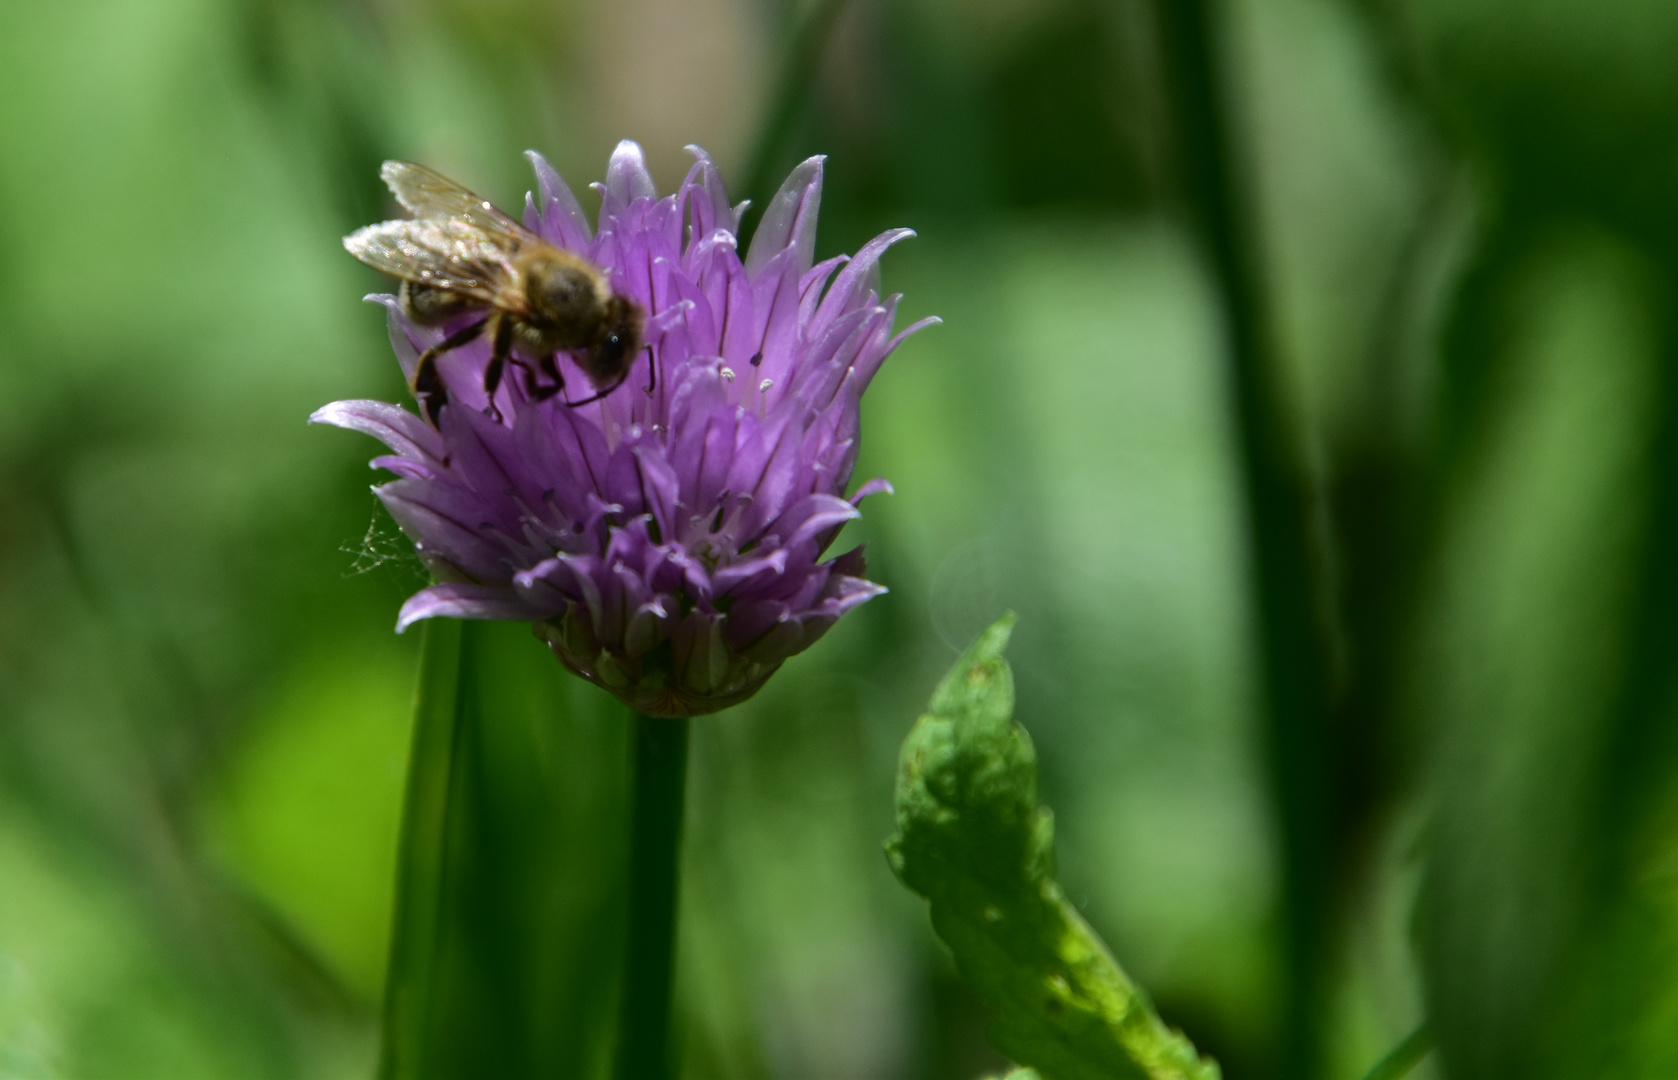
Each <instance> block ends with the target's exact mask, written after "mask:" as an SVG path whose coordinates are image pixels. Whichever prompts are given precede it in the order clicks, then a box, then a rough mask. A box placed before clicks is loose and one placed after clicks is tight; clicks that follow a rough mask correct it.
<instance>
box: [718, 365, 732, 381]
mask: <svg viewBox="0 0 1678 1080" xmlns="http://www.w3.org/2000/svg"><path fill="white" fill-rule="evenodd" d="M717 374H718V375H721V376H722V377H723V378H724V379H725V380H726V381H728V382H733V381H734V369H733V368H731V367H728V366H727V365H724V366H722V367H719V368H718V369H717Z"/></svg>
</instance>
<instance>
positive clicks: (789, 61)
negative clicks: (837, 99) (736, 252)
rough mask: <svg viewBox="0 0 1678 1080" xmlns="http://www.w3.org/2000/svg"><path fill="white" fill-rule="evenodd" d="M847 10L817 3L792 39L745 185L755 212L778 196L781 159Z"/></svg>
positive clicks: (841, 3) (835, 3) (834, 1)
mask: <svg viewBox="0 0 1678 1080" xmlns="http://www.w3.org/2000/svg"><path fill="white" fill-rule="evenodd" d="M844 9H845V0H817V2H816V4H815V6H814V7H813V8H812V9H811V10H810V13H809V14H808V15H806V16H805V17H804V20H803V22H802V23H800V24H799V26H798V28H797V29H796V30H795V31H793V33H791V34H790V35H788V37H787V40H786V45H785V47H784V48H783V49H782V52H781V67H780V71H779V72H778V73H777V75H776V78H775V90H774V93H773V94H771V95H770V97H769V102H770V106H769V115H768V116H767V117H765V118H764V121H763V126H762V127H761V128H760V129H759V131H758V136H757V141H756V142H755V143H754V144H753V146H752V156H751V158H750V159H749V160H748V164H747V166H746V172H745V186H744V187H743V188H741V191H742V192H744V193H745V195H746V197H747V198H749V199H751V200H752V205H753V207H754V208H755V209H754V211H753V212H754V213H759V214H760V213H762V212H763V208H764V207H765V206H767V205H769V196H770V195H772V194H774V191H775V180H774V171H775V164H776V158H777V156H778V155H779V154H781V153H782V152H783V151H784V150H785V149H786V143H787V141H788V139H789V138H790V137H791V135H792V132H793V129H794V128H795V127H796V126H797V125H798V121H799V119H800V118H802V117H803V115H804V110H805V109H806V108H808V107H809V104H810V97H811V93H812V91H813V88H814V83H815V75H816V70H817V68H818V67H819V66H820V63H821V57H822V52H823V51H824V50H825V49H826V47H827V40H828V37H829V36H830V35H831V34H832V32H833V27H834V25H835V24H836V23H837V22H838V21H839V13H840V12H841V11H843V10H844Z"/></svg>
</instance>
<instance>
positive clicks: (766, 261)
mask: <svg viewBox="0 0 1678 1080" xmlns="http://www.w3.org/2000/svg"><path fill="white" fill-rule="evenodd" d="M689 149H690V150H691V151H692V153H693V155H694V157H695V158H696V159H697V161H696V162H695V164H694V166H693V168H692V170H690V171H689V173H688V175H687V178H686V179H685V180H684V181H683V182H682V185H681V188H680V190H678V191H677V192H676V194H675V195H672V196H668V197H666V198H663V199H659V198H657V197H656V193H655V191H654V189H653V183H652V177H651V176H650V175H649V174H648V172H647V168H646V164H645V162H644V160H643V158H642V156H641V150H640V147H638V146H636V145H635V144H634V143H632V142H628V141H625V142H622V143H619V144H618V148H617V150H616V151H615V152H614V153H613V154H612V160H611V164H610V165H609V166H608V168H607V171H606V183H605V184H603V185H596V187H597V188H598V190H599V191H600V193H601V208H600V228H599V231H598V234H595V233H593V232H592V231H591V230H590V228H589V223H588V220H587V218H585V217H584V216H583V213H582V210H581V208H580V207H579V206H578V204H577V200H576V198H575V196H574V195H573V194H572V193H571V190H570V189H569V188H568V187H566V185H565V182H564V181H563V180H561V179H560V177H559V174H558V173H556V172H555V171H554V170H553V168H552V167H551V166H550V165H549V164H548V163H547V162H546V161H545V160H543V159H542V157H541V156H540V155H538V154H535V153H534V152H533V153H531V154H530V158H531V161H532V163H533V164H534V165H535V168H536V177H537V182H538V194H537V195H536V196H534V197H530V198H527V201H526V206H525V226H526V227H527V228H529V229H531V230H532V231H534V232H536V233H537V234H539V235H540V236H542V237H543V238H544V239H546V240H548V241H549V242H551V243H553V244H555V245H557V246H559V247H561V248H563V249H565V250H568V251H573V252H576V253H578V254H580V255H584V256H586V257H587V258H589V259H590V260H592V261H593V262H594V263H595V264H596V265H598V266H600V267H601V268H602V269H604V270H605V271H606V272H607V275H608V276H609V277H610V279H611V281H612V285H613V287H614V289H616V290H617V291H618V292H620V293H621V294H623V295H625V296H628V297H631V298H632V299H634V300H635V301H637V302H638V303H640V304H641V306H642V307H643V309H644V310H645V311H646V313H647V328H646V340H647V341H648V343H649V344H650V345H651V351H650V355H649V354H648V353H643V354H642V355H641V356H640V357H639V358H637V360H636V361H635V364H634V366H633V367H632V369H631V371H630V377H629V379H628V380H627V381H626V382H625V383H624V385H623V386H621V387H619V388H618V389H617V390H616V391H614V392H612V393H611V394H609V395H607V396H606V397H605V398H604V399H602V400H601V401H599V402H597V403H595V404H592V405H585V406H582V407H578V408H572V407H570V406H568V405H566V404H565V402H564V400H563V399H564V398H565V397H571V398H573V399H580V398H582V397H584V396H587V395H588V394H591V393H593V390H592V389H591V388H590V386H589V383H588V380H587V378H586V377H585V376H584V375H583V373H582V371H581V369H579V368H578V367H577V366H576V364H575V363H573V362H572V361H571V359H570V358H568V357H566V356H563V355H562V356H561V359H560V363H559V370H560V372H561V374H562V375H563V376H564V381H565V386H566V387H567V393H566V394H564V395H561V396H559V397H554V398H549V399H548V400H546V401H540V402H538V401H533V400H531V398H530V397H529V396H528V395H527V392H526V388H525V386H524V385H523V384H524V380H522V379H519V378H508V379H505V380H503V381H502V383H501V386H500V388H499V389H498V390H497V392H496V395H495V402H494V404H495V406H496V410H498V412H499V415H500V417H501V419H499V420H498V419H495V418H493V411H492V410H489V408H488V406H489V405H490V402H489V401H488V400H486V397H485V394H484V391H483V371H484V368H485V366H486V365H487V364H488V362H489V345H488V343H486V342H483V341H478V342H475V343H473V344H471V345H468V346H465V347H462V348H460V349H456V350H454V351H452V352H450V353H447V354H445V355H444V356H443V357H442V358H441V360H440V362H439V371H440V373H441V376H442V379H443V382H444V384H445V385H446V386H447V389H448V394H449V402H450V404H449V405H448V406H447V407H445V408H444V409H443V410H442V414H441V417H440V418H439V420H438V423H437V425H436V426H435V427H433V426H432V425H431V424H430V423H428V422H427V421H426V420H425V419H422V418H421V416H420V415H418V414H416V413H413V412H408V411H407V410H404V409H401V408H399V407H397V406H395V405H389V404H386V403H384V402H379V401H340V402H335V403H334V404H331V405H328V406H326V407H325V408H323V409H321V410H319V411H318V412H316V413H315V414H314V416H313V417H311V419H312V420H314V421H316V422H320V423H326V424H334V425H337V426H339V427H346V428H353V429H355V430H357V431H362V432H366V433H367V434H369V435H372V436H374V437H375V438H378V439H380V440H381V441H383V442H384V443H385V445H386V446H388V447H389V448H390V449H391V450H392V451H393V453H392V454H391V455H388V456H384V457H379V458H375V459H374V460H373V465H374V466H375V467H378V468H382V469H386V470H389V471H390V472H392V473H394V474H395V475H396V477H397V479H395V480H393V481H391V482H389V483H387V484H384V485H382V486H379V487H376V488H374V491H375V492H376V493H377V494H378V496H379V498H380V499H382V500H383V501H384V504H385V506H386V507H387V508H388V509H389V511H390V514H391V516H392V517H393V518H395V519H396V522H397V523H398V524H399V525H400V526H401V527H402V530H403V531H404V532H405V533H407V535H408V537H409V538H410V539H412V540H413V542H414V547H415V549H416V550H417V551H418V553H419V555H420V557H421V558H422V559H423V560H424V561H425V563H426V565H427V566H428V567H430V569H431V571H432V573H433V574H434V575H435V576H436V578H437V581H438V584H435V585H432V586H431V587H429V588H426V589H422V590H421V591H420V592H418V593H416V594H415V595H414V596H412V597H410V598H409V599H408V601H407V603H406V604H404V605H403V607H402V612H401V615H400V616H399V618H398V622H397V629H398V630H402V629H405V628H406V627H407V626H408V625H409V624H411V623H413V622H415V621H417V620H419V619H426V618H431V617H433V616H439V615H441V616H450V617H454V618H465V619H519V620H527V621H529V622H531V623H532V624H533V625H534V626H535V629H536V633H537V635H538V636H539V637H541V638H542V640H544V641H545V642H547V643H548V645H549V647H551V648H552V649H553V651H554V654H555V655H556V656H558V657H559V659H560V660H561V661H562V662H563V663H564V664H565V665H566V666H567V667H569V668H570V669H571V670H572V671H575V672H576V673H577V674H579V675H581V676H582V677H583V678H585V679H588V680H589V681H591V682H594V683H597V684H599V685H600V686H603V687H605V688H606V689H608V690H610V691H611V692H612V693H614V694H616V695H617V696H618V697H620V698H622V699H623V700H624V701H625V702H627V703H628V704H629V705H630V706H632V707H633V708H635V709H637V710H639V711H641V712H643V713H646V714H648V715H653V716H694V715H699V714H702V713H708V712H714V711H716V710H718V709H722V708H725V707H727V706H729V705H732V704H735V703H736V702H739V701H742V700H744V699H745V698H747V697H749V696H750V695H751V694H752V693H754V692H755V691H756V690H757V689H758V687H760V686H761V685H762V684H763V682H764V680H765V679H767V678H768V677H769V676H770V675H771V674H773V673H774V671H775V669H776V668H778V667H779V666H780V665H781V663H782V662H783V661H784V660H786V659H787V658H788V657H789V656H792V655H794V654H795V653H798V652H801V651H803V650H804V649H806V648H809V646H810V645H811V644H812V643H813V642H815V640H816V639H817V638H819V637H820V636H821V635H822V634H823V633H824V632H826V630H827V628H828V627H830V626H832V625H833V624H834V622H836V621H837V620H838V619H839V617H840V616H841V615H843V614H844V613H845V612H847V611H849V610H850V609H851V608H854V607H856V606H857V605H858V604H861V603H862V602H864V601H865V600H868V599H870V598H871V597H874V596H876V595H878V594H880V593H881V592H884V591H885V590H884V589H883V588H882V587H881V586H879V585H876V584H874V583H873V582H870V581H869V580H867V578H866V577H865V576H864V571H865V566H864V562H863V558H862V551H861V549H860V548H858V549H856V550H853V551H850V552H847V553H845V554H843V555H840V556H838V557H837V558H833V559H828V560H827V561H822V556H823V554H824V552H825V551H826V549H827V547H828V545H829V544H830V543H831V542H832V541H833V539H834V537H835V536H836V535H837V534H838V532H839V530H840V528H841V526H843V525H844V523H845V522H846V521H849V520H851V519H852V518H855V517H858V516H859V511H858V510H857V504H858V503H860V502H861V501H862V499H863V498H864V497H865V496H867V495H869V494H872V493H874V492H877V491H889V490H891V486H890V485H889V484H887V483H886V482H885V481H884V480H873V481H870V482H869V483H866V484H864V485H862V486H861V487H860V488H858V489H857V490H856V491H855V492H853V493H852V494H851V495H850V496H849V497H848V498H847V497H846V496H845V494H844V493H845V489H846V487H847V485H848V484H849V483H850V478H851V470H852V467H853V466H854V464H855V462H856V452H857V414H858V407H859V404H860V400H861V397H862V392H863V391H864V390H865V389H866V388H867V386H868V383H869V381H870V380H871V379H872V378H873V377H874V373H875V372H876V371H878V370H879V367H880V364H881V363H882V362H884V360H885V358H886V357H887V356H888V355H890V353H891V352H892V350H893V349H895V348H896V347H897V345H898V343H899V342H901V341H902V340H903V339H904V338H905V337H906V336H908V335H909V334H911V333H913V332H914V331H916V330H918V329H920V328H921V327H923V326H926V325H928V324H929V323H932V322H935V321H936V320H934V319H925V320H922V321H921V322H918V323H915V324H914V325H913V326H910V327H909V328H907V329H905V330H903V331H902V332H900V333H898V334H896V335H893V333H892V322H893V317H894V315H895V313H896V309H897V299H898V298H897V297H896V296H892V297H888V298H886V299H885V300H881V299H880V297H879V295H878V279H879V258H880V255H881V254H882V253H883V252H884V251H885V250H886V248H887V247H889V246H891V245H892V244H893V243H896V242H897V241H898V240H900V239H902V238H904V237H906V236H909V235H912V234H911V233H910V232H909V231H908V230H906V229H898V230H893V231H891V232H888V233H885V234H883V235H881V236H879V237H877V238H876V239H874V240H873V241H871V242H870V243H868V244H867V245H865V246H864V247H863V249H862V250H861V251H860V252H859V253H858V254H857V256H856V257H855V258H854V259H848V260H847V259H846V258H844V257H840V258H836V259H829V260H827V261H826V262H823V263H821V264H819V265H812V261H813V258H814V252H815V236H816V213H817V209H818V207H819V204H820V202H821V184H822V159H821V158H819V157H817V158H811V159H810V160H808V161H806V162H804V163H803V164H802V165H800V166H798V168H796V169H794V170H793V172H792V175H791V176H789V177H788V178H787V181H786V183H785V184H783V185H782V186H781V189H780V191H779V192H777V193H776V195H775V197H774V199H773V200H772V201H771V203H770V204H769V207H768V208H767V210H766V211H765V213H764V215H763V221H762V223H761V224H760V225H759V226H758V228H757V232H756V234H755V236H754V237H753V240H752V245H751V248H750V250H749V251H748V252H747V253H746V255H745V258H744V260H742V259H741V257H740V254H739V251H738V240H737V237H736V229H737V228H738V225H739V220H740V214H741V211H742V210H743V208H744V207H743V206H742V207H739V208H735V207H731V206H730V204H729V201H728V196H727V193H726V191H725V190H724V189H723V185H722V180H721V178H720V177H719V176H718V175H717V170H716V168H715V167H714V166H713V165H712V163H711V161H710V159H709V158H707V157H706V156H705V154H704V152H703V151H700V150H699V149H697V148H693V147H690V148H689ZM372 299H375V300H378V301H379V302H381V303H383V304H384V305H385V306H386V308H387V310H388V313H389V322H390V336H391V341H392V343H393V345H394V346H395V349H396V353H397V357H398V359H399V360H400V361H401V362H402V364H403V367H404V370H405V371H406V372H407V373H408V374H410V375H411V374H412V369H413V364H414V362H415V359H416V358H417V356H418V354H419V353H420V352H422V351H423V350H424V349H426V348H427V347H429V346H431V345H433V344H435V343H437V342H438V341H440V340H442V338H443V336H444V335H445V334H447V333H448V332H450V330H451V329H452V327H440V328H426V327H420V326H417V325H415V324H413V323H411V322H410V321H409V320H407V319H406V318H404V317H403V315H402V312H401V309H400V308H399V306H398V305H397V304H396V302H395V298H394V297H391V296H377V297H373V298H372ZM649 364H656V365H657V380H656V387H655V389H654V390H653V391H652V392H651V393H649V392H648V391H647V389H646V387H647V386H648V385H649V382H650V379H649V376H650V372H649Z"/></svg>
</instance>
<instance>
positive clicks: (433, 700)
mask: <svg viewBox="0 0 1678 1080" xmlns="http://www.w3.org/2000/svg"><path fill="white" fill-rule="evenodd" d="M421 632H422V633H423V634H424V637H423V638H422V640H421V644H420V670H419V685H418V686H417V688H416V689H415V692H414V734H413V748H412V750H411V751H410V753H409V758H408V789H407V794H406V796H405V797H404V800H403V807H402V839H401V847H400V849H399V852H398V855H397V869H396V875H397V877H396V913H395V917H394V919H393V920H392V926H391V935H390V973H389V975H387V976H386V979H385V1004H384V1030H383V1032H382V1033H381V1042H380V1050H379V1077H380V1080H401V1078H407V1077H414V1076H418V1075H419V1070H420V1067H421V1063H422V1061H423V1059H424V1052H425V1035H426V1032H427V1030H428V1029H429V1028H430V1019H431V1017H430V1011H431V992H430V991H431V984H432V977H433V975H434V970H433V969H434V968H435V966H436V958H437V946H438V939H439V934H440V929H441V925H440V924H441V917H442V897H443V872H444V841H445V839H446V838H447V835H448V808H449V788H450V780H451V777H452V774H453V765H454V758H455V742H456V736H457V732H458V730H459V727H460V723H459V716H460V623H459V622H457V621H455V620H453V619H428V620H426V623H425V626H424V627H423V629H422V631H421Z"/></svg>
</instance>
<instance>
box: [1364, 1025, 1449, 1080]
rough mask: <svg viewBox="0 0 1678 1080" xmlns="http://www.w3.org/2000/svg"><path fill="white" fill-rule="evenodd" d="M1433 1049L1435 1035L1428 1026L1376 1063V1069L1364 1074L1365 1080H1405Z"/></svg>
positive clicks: (1415, 1032)
mask: <svg viewBox="0 0 1678 1080" xmlns="http://www.w3.org/2000/svg"><path fill="white" fill-rule="evenodd" d="M1432 1049H1433V1034H1432V1033H1431V1032H1429V1031H1428V1029H1427V1026H1426V1025H1425V1024H1424V1025H1423V1026H1421V1027H1419V1028H1417V1029H1416V1030H1415V1031H1412V1032H1411V1033H1410V1034H1409V1035H1407V1036H1405V1038H1404V1041H1403V1042H1401V1043H1399V1044H1398V1045H1397V1046H1395V1047H1393V1048H1392V1050H1391V1052H1389V1053H1388V1054H1387V1056H1386V1057H1384V1058H1382V1059H1381V1060H1380V1061H1377V1062H1376V1063H1375V1067H1374V1068H1373V1069H1370V1070H1369V1071H1368V1072H1366V1073H1364V1074H1363V1080H1404V1077H1406V1076H1409V1075H1410V1070H1411V1069H1414V1068H1415V1067H1416V1066H1417V1065H1420V1064H1421V1063H1422V1059H1423V1058H1425V1057H1427V1053H1428V1051H1429V1050H1432Z"/></svg>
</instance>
